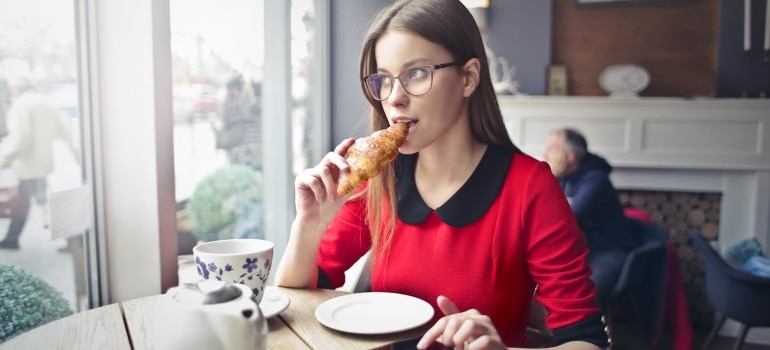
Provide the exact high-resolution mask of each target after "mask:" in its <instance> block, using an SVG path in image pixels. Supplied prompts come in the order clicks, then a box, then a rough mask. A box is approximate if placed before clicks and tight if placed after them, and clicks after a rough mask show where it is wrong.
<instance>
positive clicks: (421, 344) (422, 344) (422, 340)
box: [417, 339, 428, 349]
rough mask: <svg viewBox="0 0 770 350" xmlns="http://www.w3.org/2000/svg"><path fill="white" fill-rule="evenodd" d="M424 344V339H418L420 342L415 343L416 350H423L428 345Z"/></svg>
mask: <svg viewBox="0 0 770 350" xmlns="http://www.w3.org/2000/svg"><path fill="white" fill-rule="evenodd" d="M425 343H426V342H425V339H420V341H419V342H417V348H418V349H425V347H426V346H427V345H428V344H425Z"/></svg>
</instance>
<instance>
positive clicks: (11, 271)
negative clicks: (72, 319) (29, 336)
mask: <svg viewBox="0 0 770 350" xmlns="http://www.w3.org/2000/svg"><path fill="white" fill-rule="evenodd" d="M71 314H72V309H70V306H69V302H67V300H66V299H64V297H63V296H62V293H61V291H59V290H56V289H54V288H53V287H51V285H49V284H48V283H46V282H45V281H43V280H42V279H40V278H39V277H37V276H34V275H32V274H31V273H29V272H27V271H24V270H22V269H20V268H17V267H15V266H11V265H4V264H0V343H2V342H4V341H6V340H7V339H10V338H11V337H13V336H15V335H17V334H20V333H23V332H25V331H27V330H30V329H32V328H35V327H37V326H41V325H43V324H46V323H48V322H51V321H54V320H57V319H60V318H62V317H65V316H69V315H71Z"/></svg>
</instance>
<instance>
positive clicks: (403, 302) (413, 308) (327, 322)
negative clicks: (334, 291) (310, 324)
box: [315, 292, 433, 334]
mask: <svg viewBox="0 0 770 350" xmlns="http://www.w3.org/2000/svg"><path fill="white" fill-rule="evenodd" d="M315 318H316V319H317V320H318V321H319V322H321V324H323V325H324V326H326V327H329V328H332V329H336V330H338V331H342V332H348V333H356V334H385V333H395V332H401V331H405V330H408V329H412V328H416V327H419V326H422V325H424V324H425V323H426V322H428V321H430V319H431V318H433V307H431V306H430V304H428V303H427V302H425V301H423V300H421V299H418V298H415V297H412V296H409V295H404V294H396V293H383V292H369V293H353V294H347V295H343V296H339V297H336V298H333V299H329V300H327V301H325V302H323V303H322V304H321V305H319V306H318V308H317V309H315Z"/></svg>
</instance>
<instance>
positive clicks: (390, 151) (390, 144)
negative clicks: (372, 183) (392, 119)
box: [337, 123, 409, 196]
mask: <svg viewBox="0 0 770 350" xmlns="http://www.w3.org/2000/svg"><path fill="white" fill-rule="evenodd" d="M408 131H409V124H407V123H395V124H393V125H391V126H390V127H388V128H387V129H383V130H378V131H375V132H374V133H373V134H372V135H371V136H368V137H362V138H360V139H357V140H356V142H355V143H354V144H353V145H352V146H350V148H348V152H347V154H346V157H347V161H348V164H349V165H350V171H349V172H343V173H342V174H341V175H340V182H339V185H337V194H338V195H340V196H344V195H346V194H348V193H350V191H353V190H355V189H356V188H358V186H361V184H363V183H364V182H365V181H366V180H368V179H370V178H373V177H375V176H377V175H379V174H380V172H382V170H383V169H385V166H387V165H388V163H390V162H392V161H393V160H394V159H396V156H397V155H398V148H399V147H401V145H402V144H404V140H406V134H407V132H408Z"/></svg>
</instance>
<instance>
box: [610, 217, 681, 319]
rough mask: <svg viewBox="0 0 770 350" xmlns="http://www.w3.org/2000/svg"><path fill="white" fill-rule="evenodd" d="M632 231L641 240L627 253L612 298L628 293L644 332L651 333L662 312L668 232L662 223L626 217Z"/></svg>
mask: <svg viewBox="0 0 770 350" xmlns="http://www.w3.org/2000/svg"><path fill="white" fill-rule="evenodd" d="M629 221H630V223H631V227H632V232H631V234H634V235H636V236H637V240H638V241H639V242H641V243H640V244H639V245H638V246H637V247H636V248H634V249H633V250H632V251H631V252H629V254H628V257H627V258H626V261H625V262H624V263H623V268H622V270H621V272H620V276H619V277H618V281H617V282H616V283H615V286H614V287H613V290H612V294H611V298H612V299H618V298H620V297H621V296H623V295H624V294H625V293H629V292H631V293H632V294H633V298H634V300H635V302H636V304H637V306H638V310H637V311H638V317H639V318H640V320H641V321H642V324H643V325H644V327H645V329H646V331H647V332H648V333H650V334H654V333H655V330H656V329H657V328H658V327H659V325H660V320H661V317H662V315H663V295H664V289H665V282H666V269H667V266H668V259H667V258H668V256H667V254H668V252H667V250H666V249H667V244H668V238H669V233H668V230H667V229H666V228H664V227H662V226H659V225H655V224H651V223H647V222H644V221H641V220H637V219H632V218H629Z"/></svg>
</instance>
